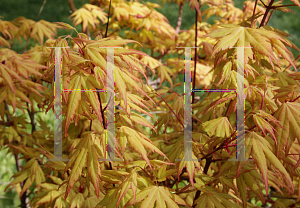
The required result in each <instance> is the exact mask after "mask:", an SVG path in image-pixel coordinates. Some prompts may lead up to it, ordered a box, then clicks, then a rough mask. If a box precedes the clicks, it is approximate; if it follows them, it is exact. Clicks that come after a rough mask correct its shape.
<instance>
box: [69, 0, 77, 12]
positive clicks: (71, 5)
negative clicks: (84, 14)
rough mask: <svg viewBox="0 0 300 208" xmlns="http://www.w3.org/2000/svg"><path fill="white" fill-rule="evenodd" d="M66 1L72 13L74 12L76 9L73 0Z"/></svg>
mask: <svg viewBox="0 0 300 208" xmlns="http://www.w3.org/2000/svg"><path fill="white" fill-rule="evenodd" d="M68 3H69V6H70V9H71V11H72V13H74V12H75V11H76V8H75V5H74V2H73V0H68Z"/></svg>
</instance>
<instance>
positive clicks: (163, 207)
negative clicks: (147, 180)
mask: <svg viewBox="0 0 300 208" xmlns="http://www.w3.org/2000/svg"><path fill="white" fill-rule="evenodd" d="M138 202H142V203H141V205H140V207H141V208H142V207H147V208H153V207H157V208H179V206H178V204H181V205H185V206H187V207H190V206H189V205H188V204H187V203H186V202H185V201H184V200H183V199H182V198H180V197H179V196H178V195H176V194H172V193H171V192H170V191H169V190H168V188H167V187H164V186H150V187H147V188H145V189H143V190H142V191H141V192H139V193H138V194H137V195H136V200H135V199H134V198H133V197H132V198H131V199H130V200H129V201H128V202H127V204H126V205H125V207H127V206H129V205H133V204H135V203H138Z"/></svg>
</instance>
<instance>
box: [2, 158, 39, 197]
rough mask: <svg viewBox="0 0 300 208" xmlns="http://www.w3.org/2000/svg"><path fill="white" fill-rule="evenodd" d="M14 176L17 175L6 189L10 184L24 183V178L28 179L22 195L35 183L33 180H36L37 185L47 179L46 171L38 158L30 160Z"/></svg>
mask: <svg viewBox="0 0 300 208" xmlns="http://www.w3.org/2000/svg"><path fill="white" fill-rule="evenodd" d="M13 177H15V179H14V180H13V181H12V182H11V183H10V184H9V185H8V186H7V187H6V189H7V188H8V187H9V186H13V185H15V184H18V183H22V182H24V180H26V182H25V184H24V185H23V188H22V191H21V193H20V196H22V195H23V193H24V192H25V191H26V190H27V189H28V188H29V187H30V186H31V185H32V184H33V182H35V184H36V185H40V184H41V183H42V182H43V181H45V175H44V172H43V170H42V169H41V167H40V166H39V164H38V162H37V161H36V158H32V159H31V160H29V161H28V162H27V163H26V165H25V166H24V167H23V169H22V170H21V171H20V172H17V173H16V174H14V175H13ZM6 189H5V190H6Z"/></svg>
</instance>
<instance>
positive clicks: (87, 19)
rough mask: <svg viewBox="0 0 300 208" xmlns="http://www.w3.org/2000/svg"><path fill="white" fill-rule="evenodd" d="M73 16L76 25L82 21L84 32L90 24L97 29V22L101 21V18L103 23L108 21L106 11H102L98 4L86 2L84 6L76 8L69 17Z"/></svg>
mask: <svg viewBox="0 0 300 208" xmlns="http://www.w3.org/2000/svg"><path fill="white" fill-rule="evenodd" d="M70 17H72V18H73V23H74V25H75V26H77V25H78V24H81V23H82V29H83V32H85V31H86V29H87V27H88V24H90V25H92V27H93V28H94V29H95V23H99V21H98V20H97V18H99V19H100V20H101V21H102V22H103V23H104V22H106V21H107V17H106V13H104V12H102V11H101V9H100V8H99V7H97V6H94V5H91V4H85V5H83V7H82V8H80V9H78V10H76V11H75V12H74V13H73V14H71V15H70V16H69V18H70Z"/></svg>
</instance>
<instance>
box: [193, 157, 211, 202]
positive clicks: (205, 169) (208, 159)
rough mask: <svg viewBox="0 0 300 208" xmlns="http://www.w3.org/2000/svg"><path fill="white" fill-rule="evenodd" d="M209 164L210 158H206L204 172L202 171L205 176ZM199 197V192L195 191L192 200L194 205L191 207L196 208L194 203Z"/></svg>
mask: <svg viewBox="0 0 300 208" xmlns="http://www.w3.org/2000/svg"><path fill="white" fill-rule="evenodd" d="M211 163H212V157H209V158H207V159H206V163H205V166H204V170H203V172H204V174H207V172H208V169H209V166H210V164H211ZM200 195H201V191H200V190H197V192H196V195H195V198H194V202H193V204H194V205H193V207H194V208H195V207H196V203H195V201H196V200H197V199H198V198H199V197H200Z"/></svg>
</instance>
